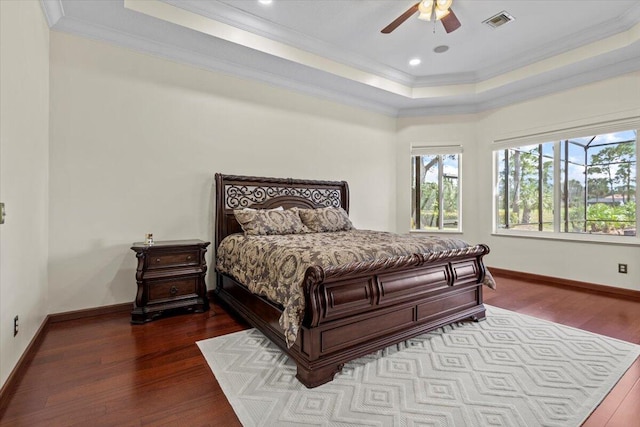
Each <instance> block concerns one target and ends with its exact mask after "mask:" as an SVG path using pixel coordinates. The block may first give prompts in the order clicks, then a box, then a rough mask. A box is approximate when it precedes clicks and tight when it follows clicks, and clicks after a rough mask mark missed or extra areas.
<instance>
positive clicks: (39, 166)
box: [0, 1, 49, 385]
mask: <svg viewBox="0 0 640 427" xmlns="http://www.w3.org/2000/svg"><path fill="white" fill-rule="evenodd" d="M0 94H1V95H2V96H0V200H1V201H3V202H5V203H6V206H7V220H6V223H5V224H3V225H0V385H1V384H4V382H5V381H6V379H7V377H8V376H9V374H10V372H11V370H12V369H13V368H14V366H15V364H16V362H17V361H18V359H19V358H20V356H21V355H22V353H23V352H24V350H25V349H26V347H27V345H28V344H29V342H30V341H31V339H32V338H33V336H34V335H35V332H36V331H37V329H38V328H39V327H40V325H41V324H42V322H43V320H44V318H45V316H46V315H47V305H46V298H47V235H48V226H47V218H48V174H49V168H48V163H49V159H48V156H49V154H48V153H49V151H48V143H49V142H48V140H49V27H48V26H47V23H46V21H45V19H44V14H43V12H42V9H41V7H40V2H37V1H21V2H19V1H0ZM15 315H18V316H19V318H20V322H19V323H20V329H19V333H18V335H17V336H15V337H14V336H13V318H14V316H15Z"/></svg>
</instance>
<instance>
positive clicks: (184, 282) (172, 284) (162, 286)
mask: <svg viewBox="0 0 640 427" xmlns="http://www.w3.org/2000/svg"><path fill="white" fill-rule="evenodd" d="M198 279H199V278H198V277H197V276H193V277H188V278H184V279H178V280H168V281H162V282H149V302H154V301H158V300H168V299H172V298H178V297H182V296H185V295H195V294H196V293H197V285H198Z"/></svg>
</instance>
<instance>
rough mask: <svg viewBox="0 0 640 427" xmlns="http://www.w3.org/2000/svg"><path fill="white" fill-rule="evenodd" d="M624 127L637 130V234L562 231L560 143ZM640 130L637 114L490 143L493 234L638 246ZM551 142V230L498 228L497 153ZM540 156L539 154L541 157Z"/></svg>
mask: <svg viewBox="0 0 640 427" xmlns="http://www.w3.org/2000/svg"><path fill="white" fill-rule="evenodd" d="M626 130H636V143H635V149H636V165H635V166H636V190H635V200H636V235H635V236H623V235H606V234H591V233H572V232H566V231H561V223H560V222H561V209H562V195H561V193H562V189H561V188H560V187H561V185H562V184H561V176H560V173H561V170H560V169H561V168H560V162H561V159H560V144H562V142H563V141H565V140H567V139H573V138H581V137H585V136H592V135H602V134H608V133H615V132H622V131H626ZM638 131H640V116H635V117H630V118H625V119H620V120H615V121H608V122H601V123H596V124H591V125H584V126H577V127H573V128H565V129H559V130H553V131H547V132H540V133H535V134H529V135H521V136H516V137H511V138H504V139H497V140H495V141H494V142H493V144H491V150H492V159H493V181H492V183H493V187H492V188H493V196H494V197H493V215H492V219H493V224H492V228H493V232H492V234H493V235H496V236H510V237H527V238H536V239H553V240H565V241H579V242H591V243H614V244H621V245H633V246H637V245H640V233H639V232H638V230H639V226H640V203H638V201H640V185H638V181H637V177H638V176H639V175H640V162H638V161H637V158H638V155H639V154H640V141H639V140H638V138H637V132H638ZM549 142H552V143H554V145H553V147H554V149H553V152H554V159H553V167H554V171H553V177H554V178H553V180H554V190H553V203H554V206H553V212H554V214H553V215H554V216H553V221H554V224H553V231H539V230H536V231H529V230H513V229H509V228H501V227H499V224H500V222H499V221H500V217H499V215H500V213H499V209H500V203H499V201H500V193H499V191H498V184H499V182H500V181H499V180H500V164H499V153H500V152H502V151H504V150H506V149H510V148H511V149H512V148H517V147H523V146H529V145H539V146H542V144H545V143H549ZM541 157H542V156H541Z"/></svg>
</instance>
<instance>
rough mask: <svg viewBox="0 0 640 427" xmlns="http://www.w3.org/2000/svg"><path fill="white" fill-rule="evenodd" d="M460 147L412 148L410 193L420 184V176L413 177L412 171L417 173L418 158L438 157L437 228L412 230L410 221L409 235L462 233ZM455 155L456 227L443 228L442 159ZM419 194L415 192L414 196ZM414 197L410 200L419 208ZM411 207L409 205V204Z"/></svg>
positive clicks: (411, 214) (461, 151) (411, 215)
mask: <svg viewBox="0 0 640 427" xmlns="http://www.w3.org/2000/svg"><path fill="white" fill-rule="evenodd" d="M462 153H463V150H462V146H460V145H437V146H435V145H434V146H412V147H411V154H410V159H411V162H410V166H409V167H410V170H411V171H412V173H411V174H410V176H411V184H410V187H409V188H410V193H412V192H413V191H412V190H411V189H412V186H414V185H415V186H416V189H417V188H419V186H420V185H419V184H422V183H420V182H419V181H420V174H418V173H416V174H415V176H413V175H414V174H413V171H414V170H415V171H417V168H416V162H417V160H416V159H418V158H422V156H438V228H437V229H421V228H412V225H411V221H410V224H409V232H410V233H454V234H460V233H462V157H463V156H462ZM452 154H455V155H457V156H458V176H457V180H458V183H457V187H458V197H457V199H458V200H457V212H458V217H457V222H458V224H457V227H456V228H455V229H454V228H444V221H445V219H444V191H443V190H444V184H443V183H444V162H443V158H444V156H447V155H452ZM417 194H419V192H417V191H416V195H417ZM416 195H412V196H411V198H414V197H415V200H412V202H413V201H415V202H416V207H417V206H419V203H418V202H419V199H418V198H417V197H416ZM410 205H411V203H410ZM409 212H410V215H409V218H410V219H411V217H413V215H414V212H413V209H410V211H409ZM415 214H416V218H418V217H419V216H418V213H417V212H415Z"/></svg>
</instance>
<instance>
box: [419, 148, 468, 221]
mask: <svg viewBox="0 0 640 427" xmlns="http://www.w3.org/2000/svg"><path fill="white" fill-rule="evenodd" d="M411 154H412V155H411V177H412V179H411V230H429V231H438V230H440V231H460V230H461V221H460V219H461V218H460V217H461V215H460V160H461V157H462V148H461V147H459V146H451V147H414V148H413V149H412V150H411Z"/></svg>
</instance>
